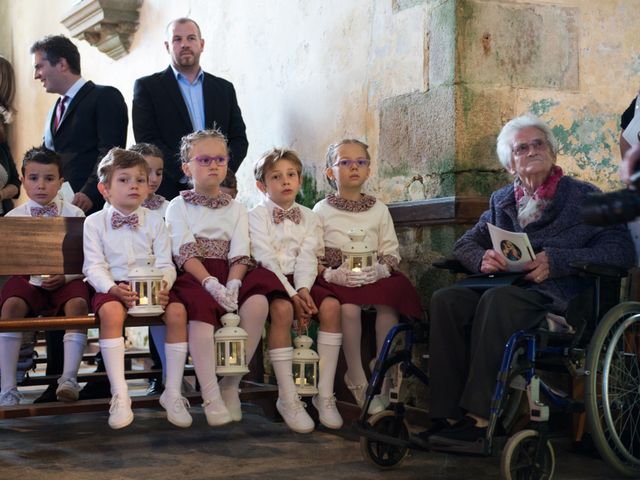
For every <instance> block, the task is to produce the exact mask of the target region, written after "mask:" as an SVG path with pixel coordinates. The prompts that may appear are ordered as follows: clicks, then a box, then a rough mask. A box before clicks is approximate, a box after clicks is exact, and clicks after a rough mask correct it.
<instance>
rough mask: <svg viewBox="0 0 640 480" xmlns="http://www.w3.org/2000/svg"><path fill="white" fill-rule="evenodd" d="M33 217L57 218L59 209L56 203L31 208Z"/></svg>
mask: <svg viewBox="0 0 640 480" xmlns="http://www.w3.org/2000/svg"><path fill="white" fill-rule="evenodd" d="M31 216H32V217H57V216H58V207H57V206H56V204H55V203H50V204H49V205H45V206H44V207H31Z"/></svg>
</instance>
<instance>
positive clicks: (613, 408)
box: [585, 302, 640, 478]
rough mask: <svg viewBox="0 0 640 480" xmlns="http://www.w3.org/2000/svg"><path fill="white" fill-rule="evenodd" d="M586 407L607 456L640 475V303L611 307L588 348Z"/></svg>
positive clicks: (625, 471)
mask: <svg viewBox="0 0 640 480" xmlns="http://www.w3.org/2000/svg"><path fill="white" fill-rule="evenodd" d="M586 368H587V370H588V371H589V372H590V373H589V376H588V377H587V382H586V389H585V408H586V412H587V421H588V424H589V430H590V432H591V435H592V436H593V440H594V443H595V446H596V448H597V449H598V452H600V455H601V456H602V458H603V459H605V461H606V462H607V463H609V465H611V466H612V467H613V468H615V469H616V470H617V471H618V472H620V473H621V474H623V475H625V476H628V477H636V478H637V477H638V476H640V424H639V423H638V418H640V303H636V302H627V303H622V304H620V305H617V306H615V307H613V308H612V309H611V310H609V312H607V314H606V315H605V316H604V317H603V318H602V320H601V321H600V323H599V325H598V328H597V329H596V331H595V333H594V335H593V338H592V339H591V343H590V344H589V349H588V354H587V365H586Z"/></svg>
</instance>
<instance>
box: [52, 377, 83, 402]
mask: <svg viewBox="0 0 640 480" xmlns="http://www.w3.org/2000/svg"><path fill="white" fill-rule="evenodd" d="M80 390H81V389H80V385H78V382H76V381H75V380H73V379H71V378H62V377H60V378H59V379H58V388H57V389H56V398H57V399H58V401H60V402H75V401H77V400H78V397H79V396H80Z"/></svg>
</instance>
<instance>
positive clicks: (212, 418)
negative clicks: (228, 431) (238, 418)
mask: <svg viewBox="0 0 640 480" xmlns="http://www.w3.org/2000/svg"><path fill="white" fill-rule="evenodd" d="M202 409H203V410H204V415H205V417H207V423H208V424H209V425H210V426H212V427H219V426H222V425H226V424H227V423H231V422H232V421H233V419H232V418H231V414H230V413H229V410H228V409H227V406H226V405H225V404H224V401H223V400H222V398H221V397H219V396H218V397H217V398H215V399H213V400H205V402H204V403H203V404H202Z"/></svg>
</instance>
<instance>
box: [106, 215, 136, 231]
mask: <svg viewBox="0 0 640 480" xmlns="http://www.w3.org/2000/svg"><path fill="white" fill-rule="evenodd" d="M123 225H128V226H129V228H133V229H134V230H135V229H136V228H138V214H136V213H134V214H133V215H127V216H126V217H125V216H124V215H120V214H119V213H118V212H113V215H111V226H112V227H113V228H114V229H118V228H120V227H122V226H123Z"/></svg>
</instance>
